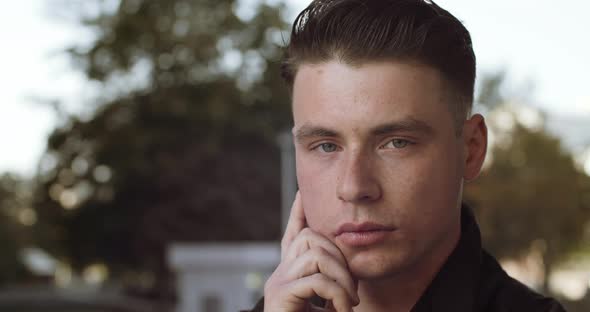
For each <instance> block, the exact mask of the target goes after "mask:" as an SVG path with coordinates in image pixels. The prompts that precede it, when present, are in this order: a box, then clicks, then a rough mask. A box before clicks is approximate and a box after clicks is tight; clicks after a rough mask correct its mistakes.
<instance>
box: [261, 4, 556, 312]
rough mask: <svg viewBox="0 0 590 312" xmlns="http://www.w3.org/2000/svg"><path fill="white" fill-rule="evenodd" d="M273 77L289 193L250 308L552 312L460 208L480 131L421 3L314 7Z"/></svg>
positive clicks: (462, 68) (455, 51)
mask: <svg viewBox="0 0 590 312" xmlns="http://www.w3.org/2000/svg"><path fill="white" fill-rule="evenodd" d="M283 74H284V77H285V78H286V81H287V82H288V83H289V84H290V86H291V87H292V91H293V103H292V105H293V117H294V128H293V136H294V140H295V146H296V159H297V178H298V182H299V187H300V190H299V193H298V194H297V198H296V200H295V202H294V204H293V208H292V212H291V216H290V220H289V225H288V228H287V231H286V233H285V236H284V238H283V242H282V259H281V263H280V264H279V266H278V267H277V268H276V270H275V272H274V273H273V274H272V276H271V277H270V278H269V280H268V281H267V283H266V285H265V292H264V294H265V297H264V299H263V300H261V301H260V302H259V304H258V305H257V307H256V308H255V309H254V311H273V312H274V311H289V312H295V311H325V310H324V309H327V310H329V311H333V310H335V311H339V312H344V311H353V310H354V311H355V312H359V311H373V312H377V311H388V312H390V311H404V312H407V311H445V312H462V311H465V312H467V311H564V310H563V308H562V307H561V306H560V305H559V304H558V303H557V302H556V301H554V300H552V299H549V298H545V297H542V296H541V295H538V294H536V293H534V292H532V291H530V290H529V289H527V288H526V287H525V286H524V285H522V284H520V283H518V282H517V281H515V280H513V279H512V278H510V277H508V275H506V273H505V272H504V271H503V270H502V269H501V267H500V266H499V265H498V263H497V262H496V260H495V259H494V258H493V257H491V256H490V255H489V254H487V253H486V252H485V251H483V250H482V249H481V242H480V235H479V230H478V227H477V224H476V222H475V220H474V218H473V215H472V214H471V212H470V210H469V208H468V207H466V206H464V205H462V204H461V198H462V189H463V184H464V183H465V182H466V181H469V180H472V179H474V178H476V176H477V175H478V174H479V172H480V169H481V166H482V163H483V161H484V158H485V154H486V147H487V130H486V125H485V122H484V119H483V117H482V116H481V115H473V116H471V113H470V111H471V106H472V101H473V86H474V80H475V56H474V54H473V49H472V46H471V39H470V36H469V33H468V31H467V30H466V29H465V28H464V26H463V25H462V24H461V23H460V22H459V21H458V20H457V19H456V18H455V17H454V16H452V15H451V14H450V13H449V12H447V11H445V10H443V9H442V8H440V7H439V6H437V5H436V4H434V3H432V2H426V1H423V0H333V1H329V0H316V1H314V2H312V3H311V5H310V6H309V7H308V8H306V9H305V10H304V11H303V12H302V13H301V14H300V15H299V16H298V18H297V19H296V21H295V23H294V26H293V31H292V35H291V39H290V44H289V46H288V47H287V56H286V60H285V66H284V73H283Z"/></svg>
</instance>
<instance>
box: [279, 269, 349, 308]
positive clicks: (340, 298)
mask: <svg viewBox="0 0 590 312" xmlns="http://www.w3.org/2000/svg"><path fill="white" fill-rule="evenodd" d="M286 291H287V292H288V293H289V294H291V295H292V296H293V297H292V300H294V301H295V302H293V304H294V305H301V304H302V303H304V302H307V301H308V300H309V299H310V298H312V297H313V296H316V295H317V296H320V297H322V298H324V299H326V300H329V301H331V302H332V305H333V306H334V308H335V310H336V311H337V312H350V311H352V304H351V300H350V298H349V297H348V293H347V292H346V290H345V289H344V288H342V287H341V286H340V285H338V283H336V282H335V281H333V280H332V279H330V278H328V277H327V276H325V275H323V274H321V273H316V274H313V275H310V276H306V277H304V278H300V279H298V280H295V281H293V282H291V283H289V284H288V285H287V287H286Z"/></svg>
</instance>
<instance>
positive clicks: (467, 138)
mask: <svg viewBox="0 0 590 312" xmlns="http://www.w3.org/2000/svg"><path fill="white" fill-rule="evenodd" d="M487 147H488V128H487V126H486V123H485V120H484V118H483V116H482V115H480V114H475V115H473V117H471V118H470V119H468V120H466V121H465V123H464V124H463V152H464V153H463V155H464V161H465V171H464V173H463V178H464V179H465V180H466V181H471V180H474V179H475V178H477V176H478V175H479V173H480V172H481V167H482V165H483V161H484V160H485V158H486V151H487Z"/></svg>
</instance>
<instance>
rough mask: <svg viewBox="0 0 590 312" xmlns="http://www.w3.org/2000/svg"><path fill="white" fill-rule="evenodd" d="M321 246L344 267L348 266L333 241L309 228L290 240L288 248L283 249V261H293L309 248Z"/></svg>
mask: <svg viewBox="0 0 590 312" xmlns="http://www.w3.org/2000/svg"><path fill="white" fill-rule="evenodd" d="M313 248H323V249H325V250H326V251H327V252H329V253H330V254H331V255H333V256H334V257H335V258H336V259H337V260H338V261H339V262H340V263H341V264H342V265H343V266H344V267H348V264H347V262H346V258H344V255H343V254H342V251H340V249H338V247H337V246H336V245H334V243H332V242H331V241H330V240H329V239H327V238H326V237H325V236H323V235H320V234H318V233H316V232H314V231H313V230H312V229H310V228H305V229H303V230H301V232H300V233H299V235H297V237H295V239H294V240H293V241H292V242H291V244H290V246H289V248H288V249H287V250H285V251H284V257H283V259H284V261H285V262H286V263H290V262H292V261H294V260H295V259H296V258H297V257H298V256H300V255H302V254H303V253H305V252H306V251H307V250H309V249H313Z"/></svg>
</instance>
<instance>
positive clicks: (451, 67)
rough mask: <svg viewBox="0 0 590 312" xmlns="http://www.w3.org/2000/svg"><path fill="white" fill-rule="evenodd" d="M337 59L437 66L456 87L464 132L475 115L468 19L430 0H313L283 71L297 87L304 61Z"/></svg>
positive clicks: (456, 112)
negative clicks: (296, 80)
mask: <svg viewBox="0 0 590 312" xmlns="http://www.w3.org/2000/svg"><path fill="white" fill-rule="evenodd" d="M330 60H337V61H340V62H342V63H344V64H348V65H361V64H364V63H367V62H375V61H402V62H406V61H407V62H417V63H420V64H424V65H427V66H431V67H433V68H435V69H437V70H438V71H439V72H440V73H441V76H442V77H443V78H444V80H445V81H446V82H448V83H449V85H450V87H451V91H452V93H453V94H454V95H455V96H453V98H454V100H453V101H452V102H453V104H454V105H451V107H450V109H451V113H452V114H453V116H454V118H455V124H456V125H457V127H456V128H457V134H460V133H461V129H462V125H463V122H464V121H465V119H467V118H468V117H469V115H470V114H471V108H472V106H473V91H474V83H475V54H474V53H473V47H472V42H471V37H470V35H469V32H468V31H467V29H466V28H465V27H464V26H463V24H462V23H461V22H460V21H459V20H458V19H457V18H456V17H454V16H453V15H451V14H450V13H449V12H448V11H446V10H444V9H443V8H441V7H439V6H438V5H437V4H435V3H434V2H432V1H425V0H314V1H312V3H311V4H310V5H309V6H308V7H307V8H306V9H304V10H303V11H302V12H301V13H300V14H299V15H298V16H297V18H296V19H295V22H294V23H293V28H292V31H291V38H290V42H289V44H288V46H287V47H286V49H285V57H284V60H283V64H282V76H283V78H284V79H285V81H286V82H287V84H288V85H289V86H290V87H292V86H293V83H294V80H295V75H296V74H297V70H298V68H299V66H300V65H302V64H317V63H322V62H328V61H330Z"/></svg>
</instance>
